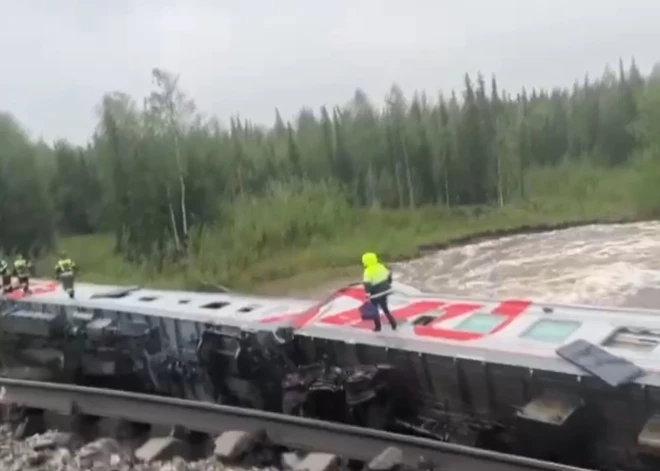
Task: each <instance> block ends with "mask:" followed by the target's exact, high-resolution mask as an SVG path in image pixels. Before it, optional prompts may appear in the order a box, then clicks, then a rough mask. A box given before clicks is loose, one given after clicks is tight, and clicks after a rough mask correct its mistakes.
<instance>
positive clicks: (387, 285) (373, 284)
mask: <svg viewBox="0 0 660 471" xmlns="http://www.w3.org/2000/svg"><path fill="white" fill-rule="evenodd" d="M362 265H363V267H364V273H363V277H362V283H363V284H364V290H365V292H366V293H367V302H368V303H370V304H372V305H373V306H374V307H375V308H376V310H377V311H380V310H382V311H383V314H385V317H387V320H388V321H389V323H390V326H391V327H392V330H396V319H394V316H393V315H392V313H391V312H390V309H389V306H388V302H387V298H388V296H389V295H390V294H392V273H391V272H390V270H389V269H388V268H387V267H386V266H385V265H383V264H382V263H380V261H379V260H378V256H377V255H376V254H375V253H373V252H367V253H365V254H364V255H362ZM31 267H32V264H31V263H30V262H29V261H28V260H26V259H25V258H24V257H23V255H21V254H18V255H17V256H16V259H15V260H14V263H13V266H12V267H10V266H9V264H8V263H7V261H6V260H4V259H2V258H0V276H1V277H2V291H3V292H4V293H9V292H11V291H12V290H13V289H14V288H13V285H12V282H11V280H12V276H15V277H16V278H17V279H18V284H19V286H20V287H21V288H23V290H24V291H25V292H28V291H29V286H30V269H31ZM75 271H76V264H75V263H74V262H73V260H71V259H70V258H69V257H67V256H66V254H65V253H64V252H61V253H60V259H59V261H58V262H57V264H56V265H55V275H56V276H57V278H58V279H60V280H61V281H62V284H63V287H64V289H65V290H66V291H67V292H69V294H70V295H72V293H73V277H74V274H75ZM373 321H374V331H376V332H378V331H380V330H381V322H380V315H378V314H377V315H376V316H375V317H374V318H373Z"/></svg>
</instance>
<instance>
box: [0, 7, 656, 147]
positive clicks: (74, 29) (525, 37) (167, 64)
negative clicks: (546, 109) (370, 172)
mask: <svg viewBox="0 0 660 471" xmlns="http://www.w3.org/2000/svg"><path fill="white" fill-rule="evenodd" d="M0 11H1V12H2V16H1V17H0V64H2V65H1V66H0V108H1V109H3V110H8V111H10V112H12V113H13V114H14V115H15V116H16V117H17V118H18V119H19V120H20V121H21V122H22V123H23V124H24V125H25V126H26V127H27V128H28V129H29V130H30V131H31V133H32V134H33V135H34V136H35V137H36V136H39V135H42V136H43V137H44V138H45V139H47V140H49V141H50V140H52V139H54V138H56V137H58V136H63V137H67V138H69V139H72V140H74V141H76V142H79V143H82V142H84V140H85V139H86V137H87V136H88V135H89V133H90V132H91V130H92V129H93V127H94V125H95V121H96V116H95V114H94V107H95V105H96V104H97V103H98V102H99V100H100V98H101V96H102V94H103V93H104V92H107V91H112V90H121V91H126V92H129V93H131V94H132V95H134V96H136V97H141V96H144V95H146V94H147V93H148V91H149V90H150V87H151V81H150V70H151V68H152V67H154V66H158V67H163V68H165V69H168V70H172V71H177V72H180V73H181V83H182V85H183V86H184V88H185V89H186V91H188V92H189V93H190V95H191V96H192V97H193V98H194V99H195V100H196V102H197V104H198V105H199V107H200V108H201V109H202V110H203V111H205V112H208V113H213V114H217V115H218V116H219V117H220V118H221V119H222V120H223V121H225V122H226V120H227V118H228V117H229V116H230V115H232V114H235V113H240V115H241V116H242V117H245V118H250V119H253V120H255V121H257V122H261V123H267V124H270V123H272V121H273V117H274V108H275V107H279V108H280V110H281V112H282V114H283V116H285V117H287V118H289V117H292V116H293V115H294V114H295V113H296V111H297V110H298V109H299V108H300V107H301V106H302V105H307V106H312V107H319V106H320V105H322V104H341V103H344V102H345V101H347V100H348V99H349V98H350V97H351V96H352V94H353V91H354V90H355V88H356V87H360V88H362V89H363V90H365V91H366V92H367V94H368V95H369V96H370V97H371V98H372V100H374V101H378V102H380V101H382V98H383V96H384V94H385V93H386V91H387V89H388V88H389V87H390V85H391V84H392V82H397V83H398V84H399V85H400V86H402V87H403V89H404V90H405V91H406V93H407V94H408V93H410V92H411V91H412V90H414V89H425V90H426V91H427V93H428V94H429V95H432V96H435V94H436V93H437V92H438V91H439V90H440V89H443V90H447V91H448V90H449V89H451V88H452V87H457V86H460V84H461V81H462V77H463V74H464V73H465V72H470V73H476V71H477V70H481V71H482V72H484V73H485V74H487V75H490V74H491V73H495V74H496V76H497V77H498V79H499V81H500V84H501V86H503V87H505V88H507V89H518V88H519V87H521V86H522V85H527V86H551V85H555V84H566V85H570V84H571V83H572V81H573V80H574V79H575V78H576V77H581V76H583V75H584V74H585V73H587V72H589V73H590V74H600V72H602V70H603V67H604V65H605V63H607V62H610V63H611V64H612V65H613V66H616V62H617V60H618V58H619V57H624V58H626V59H628V58H630V57H631V56H634V57H635V58H636V60H637V63H638V64H639V66H640V67H641V68H642V69H643V70H644V71H647V70H649V68H650V66H651V65H652V64H653V63H654V62H655V61H656V60H658V59H659V56H660V52H658V51H659V50H658V45H660V28H659V27H658V25H660V1H658V0H627V1H626V0H572V1H569V0H491V1H488V0H462V1H459V0H333V1H331V2H329V1H320V0H242V1H237V0H232V1H231V2H228V1H226V0H104V1H102V0H96V1H95V0H21V1H16V0H0Z"/></svg>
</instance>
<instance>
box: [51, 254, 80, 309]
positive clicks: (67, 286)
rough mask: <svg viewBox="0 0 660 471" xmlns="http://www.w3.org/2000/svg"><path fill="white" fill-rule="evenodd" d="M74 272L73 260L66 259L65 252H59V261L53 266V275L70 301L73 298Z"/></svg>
mask: <svg viewBox="0 0 660 471" xmlns="http://www.w3.org/2000/svg"><path fill="white" fill-rule="evenodd" d="M75 271H76V264H75V263H74V262H73V260H71V259H70V258H69V257H67V256H66V253H65V252H60V259H59V261H58V262H57V264H56V265H55V275H56V276H57V278H58V279H59V280H60V283H62V288H64V291H66V292H67V294H68V295H69V297H70V298H71V299H73V297H74V288H73V285H74V282H75Z"/></svg>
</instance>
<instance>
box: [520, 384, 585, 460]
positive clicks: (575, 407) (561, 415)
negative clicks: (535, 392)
mask: <svg viewBox="0 0 660 471" xmlns="http://www.w3.org/2000/svg"><path fill="white" fill-rule="evenodd" d="M587 412H588V409H587V407H586V403H585V401H584V400H583V399H582V398H581V397H580V396H577V395H573V394H566V393H563V392H560V391H556V390H547V391H545V392H544V393H542V394H541V395H540V396H537V397H535V398H534V399H533V400H531V401H530V402H528V403H527V404H526V405H525V406H524V407H523V408H522V409H520V410H519V411H518V412H516V414H515V417H516V419H517V427H516V443H517V446H519V447H520V449H519V450H518V451H519V452H523V453H524V454H526V455H528V456H532V457H534V458H537V459H545V460H547V459H550V460H552V461H557V460H560V462H567V461H568V462H570V461H571V460H572V459H573V458H575V457H576V456H577V457H579V456H581V455H584V447H585V446H586V444H587V440H588V438H589V437H590V433H589V430H590V429H591V428H592V427H594V424H595V423H597V422H596V421H595V420H590V418H589V417H588V416H587Z"/></svg>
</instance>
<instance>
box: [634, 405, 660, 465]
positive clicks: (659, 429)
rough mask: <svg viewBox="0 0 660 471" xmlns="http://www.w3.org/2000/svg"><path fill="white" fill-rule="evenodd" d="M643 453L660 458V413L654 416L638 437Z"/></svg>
mask: <svg viewBox="0 0 660 471" xmlns="http://www.w3.org/2000/svg"><path fill="white" fill-rule="evenodd" d="M637 444H638V445H639V447H640V449H641V451H642V452H643V453H646V454H649V455H653V456H657V457H660V413H656V414H653V415H652V416H651V417H649V419H648V420H647V421H646V423H645V424H644V427H643V428H642V430H641V431H640V432H639V435H638V436H637Z"/></svg>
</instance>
